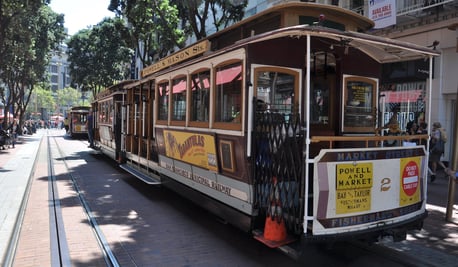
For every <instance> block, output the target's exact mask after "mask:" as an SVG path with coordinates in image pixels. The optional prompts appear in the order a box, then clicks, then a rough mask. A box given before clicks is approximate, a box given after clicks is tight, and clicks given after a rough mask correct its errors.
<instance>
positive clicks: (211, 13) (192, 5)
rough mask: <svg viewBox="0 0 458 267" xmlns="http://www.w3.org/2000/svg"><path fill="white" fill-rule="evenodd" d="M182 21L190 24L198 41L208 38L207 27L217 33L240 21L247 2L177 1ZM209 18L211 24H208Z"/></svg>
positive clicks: (224, 0) (215, 0)
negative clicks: (211, 26) (209, 26)
mask: <svg viewBox="0 0 458 267" xmlns="http://www.w3.org/2000/svg"><path fill="white" fill-rule="evenodd" d="M175 2H176V4H177V6H178V9H179V10H180V15H181V16H182V19H184V20H186V21H187V23H189V25H190V27H191V29H192V31H193V33H194V36H195V37H196V39H197V40H200V39H202V38H205V37H207V34H208V30H207V25H208V24H212V25H213V26H214V27H215V31H219V30H222V29H224V28H226V27H227V26H229V25H230V24H232V23H234V22H237V21H240V20H241V19H242V18H243V16H244V14H245V12H244V10H245V8H246V6H247V4H248V1H247V0H237V1H234V0H175ZM209 18H211V22H210V23H208V20H209Z"/></svg>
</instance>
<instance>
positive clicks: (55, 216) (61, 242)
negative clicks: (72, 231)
mask: <svg viewBox="0 0 458 267" xmlns="http://www.w3.org/2000/svg"><path fill="white" fill-rule="evenodd" d="M50 139H51V137H50V136H49V135H48V136H47V141H48V142H47V144H48V147H47V151H48V156H47V161H48V199H49V202H50V205H49V231H50V241H51V265H52V266H71V260H70V251H69V249H68V244H67V237H66V235H65V225H64V221H63V217H62V209H61V206H60V199H59V191H58V189H57V179H56V175H55V170H54V158H53V155H54V154H56V152H60V151H56V150H58V147H57V142H56V141H55V139H54V138H53V140H54V143H55V144H56V145H55V146H52V144H51V142H50Z"/></svg>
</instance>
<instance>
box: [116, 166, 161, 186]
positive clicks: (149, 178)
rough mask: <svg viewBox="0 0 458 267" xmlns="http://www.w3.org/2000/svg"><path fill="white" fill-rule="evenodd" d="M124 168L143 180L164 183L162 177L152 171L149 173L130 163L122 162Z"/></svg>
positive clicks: (155, 183) (150, 182)
mask: <svg viewBox="0 0 458 267" xmlns="http://www.w3.org/2000/svg"><path fill="white" fill-rule="evenodd" d="M119 167H121V168H122V169H123V170H125V171H127V172H128V173H130V174H132V175H134V176H135V177H137V178H138V179H140V180H142V181H143V182H145V183H147V184H150V185H160V184H162V181H161V178H160V176H159V175H156V174H153V173H150V174H149V175H147V174H145V173H143V172H142V171H139V170H137V169H136V168H134V167H132V166H129V165H128V164H120V165H119Z"/></svg>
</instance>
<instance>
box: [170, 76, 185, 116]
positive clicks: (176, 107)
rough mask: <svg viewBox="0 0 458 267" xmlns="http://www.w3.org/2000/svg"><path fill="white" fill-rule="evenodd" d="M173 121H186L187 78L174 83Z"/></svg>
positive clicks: (174, 80)
mask: <svg viewBox="0 0 458 267" xmlns="http://www.w3.org/2000/svg"><path fill="white" fill-rule="evenodd" d="M172 84H173V85H172V110H173V112H172V120H175V121H185V120H186V87H187V86H186V76H183V77H180V78H177V79H173V81H172Z"/></svg>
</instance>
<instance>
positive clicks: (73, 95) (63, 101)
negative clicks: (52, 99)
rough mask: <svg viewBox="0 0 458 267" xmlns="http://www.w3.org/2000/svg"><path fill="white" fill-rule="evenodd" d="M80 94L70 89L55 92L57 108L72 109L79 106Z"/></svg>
mask: <svg viewBox="0 0 458 267" xmlns="http://www.w3.org/2000/svg"><path fill="white" fill-rule="evenodd" d="M81 96H82V95H81V92H80V91H78V90H77V89H75V88H72V87H66V88H64V89H62V90H58V91H57V106H59V107H67V108H69V107H72V106H79V105H80V102H81Z"/></svg>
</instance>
